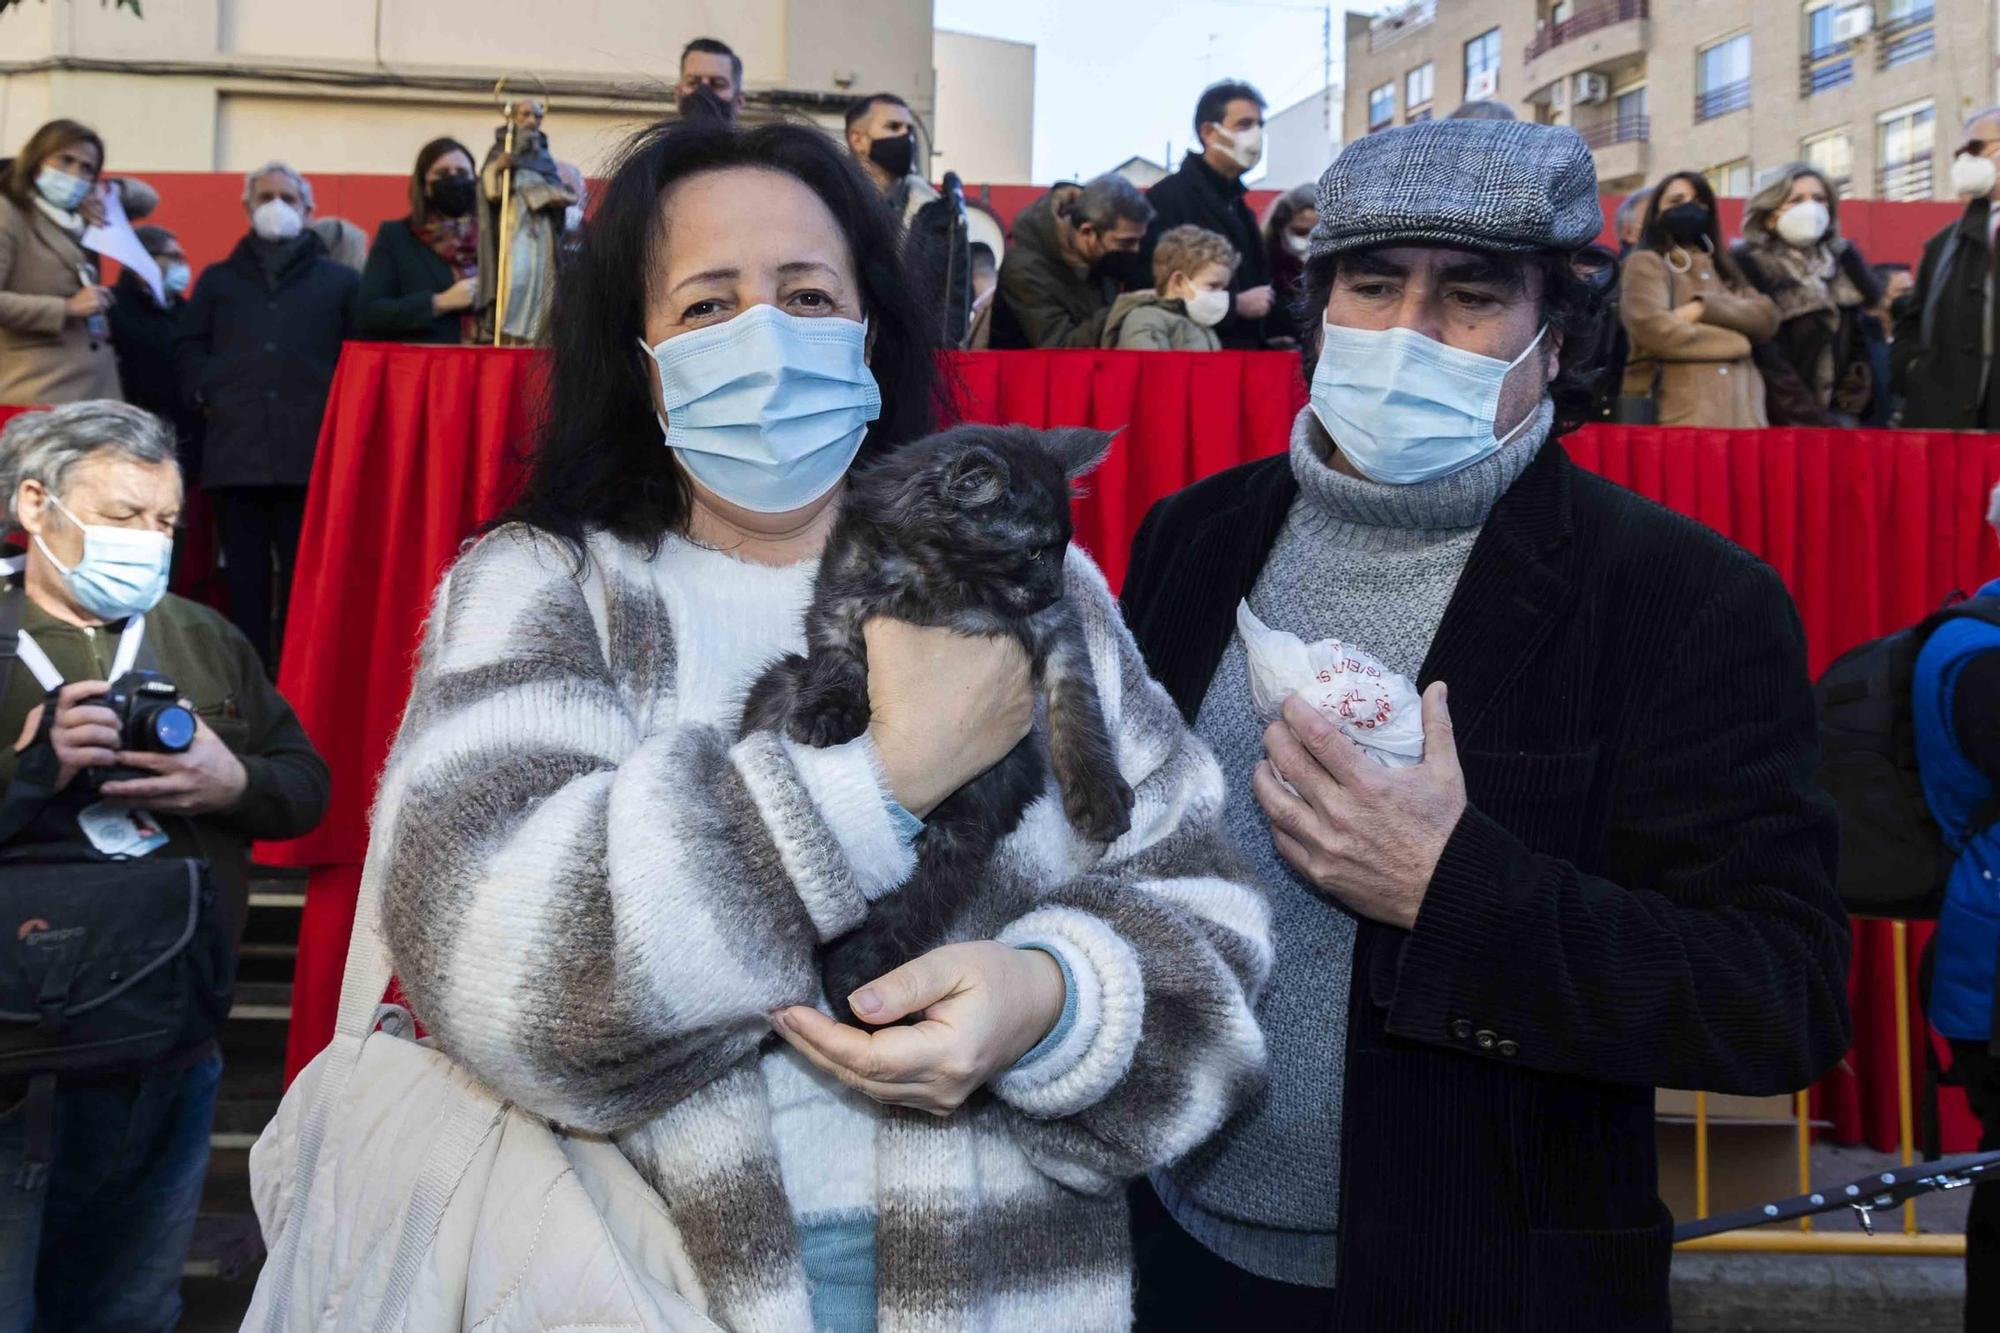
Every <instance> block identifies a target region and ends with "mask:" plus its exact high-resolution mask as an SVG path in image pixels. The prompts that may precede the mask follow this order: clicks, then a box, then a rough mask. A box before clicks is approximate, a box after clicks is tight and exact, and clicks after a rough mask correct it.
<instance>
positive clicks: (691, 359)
mask: <svg viewBox="0 0 2000 1333" xmlns="http://www.w3.org/2000/svg"><path fill="white" fill-rule="evenodd" d="M867 340H868V330H867V326H866V325H864V324H860V323H857V322H855V321H854V320H851V319H842V318H839V317H837V316H826V315H822V316H818V317H813V318H807V317H802V316H799V315H788V314H786V313H785V312H784V311H782V310H780V309H778V308H777V307H776V306H774V305H754V306H751V307H750V308H749V309H748V310H745V311H744V312H743V313H742V314H740V315H738V316H737V317H736V318H734V319H732V320H730V321H728V322H727V323H723V324H711V325H709V326H708V327H707V328H704V329H696V330H694V331H693V332H691V333H683V334H681V335H680V336H679V337H677V338H669V339H667V340H666V341H665V342H663V343H661V344H660V345H659V346H657V347H652V348H648V349H647V350H648V352H649V353H650V354H651V356H652V358H653V363H654V365H655V366H656V367H657V368H658V370H659V374H660V398H661V402H662V404H663V406H664V407H665V409H666V419H665V420H664V421H663V422H662V423H661V425H662V426H663V427H664V429H665V430H666V434H667V446H668V447H669V448H671V449H672V450H673V451H674V456H675V457H676V458H678V459H680V462H681V466H682V467H684V468H686V469H687V470H688V474H689V475H690V476H692V477H693V478H694V479H695V480H696V481H698V482H700V483H701V484H702V485H703V486H705V487H707V488H708V489H709V490H711V491H713V492H715V494H717V495H719V496H721V497H722V498H723V499H724V500H727V501H728V502H729V503H731V504H733V505H738V506H741V507H742V508H744V509H749V510H753V511H755V512H757V513H760V514H781V513H784V512H786V511H788V510H792V509H802V508H804V507H805V506H806V505H809V504H811V503H812V502H813V501H815V500H817V499H819V498H820V497H821V496H823V495H825V494H826V493H827V492H828V491H830V490H832V489H833V488H834V487H835V486H837V485H839V483H840V479H841V478H842V477H843V476H845V475H847V469H848V466H849V464H851V463H853V462H854V456H855V454H857V453H859V452H860V450H861V440H862V437H863V436H864V435H866V434H867V433H868V423H869V422H871V421H873V420H875V419H876V418H877V417H879V416H881V415H882V390H881V389H880V387H878V386H877V385H876V383H875V376H874V375H872V374H871V373H869V370H868V361H867V352H866V345H867Z"/></svg>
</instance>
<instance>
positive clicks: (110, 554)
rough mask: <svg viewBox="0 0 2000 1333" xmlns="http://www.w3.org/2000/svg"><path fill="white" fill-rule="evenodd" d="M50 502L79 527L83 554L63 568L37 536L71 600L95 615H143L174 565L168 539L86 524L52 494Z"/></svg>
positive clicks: (115, 617)
mask: <svg viewBox="0 0 2000 1333" xmlns="http://www.w3.org/2000/svg"><path fill="white" fill-rule="evenodd" d="M49 503H50V504H51V505H53V506H55V509H56V512H58V513H60V514H61V515H62V516H63V517H64V518H66V519H68V520H69V521H70V522H72V523H74V524H76V526H77V527H79V528H81V529H82V530H83V555H82V557H81V558H80V559H78V560H77V562H76V564H75V565H74V566H71V567H65V566H64V565H63V562H62V561H60V560H58V559H56V557H55V552H53V551H51V550H49V546H48V543H47V542H45V541H43V540H42V539H41V537H40V536H37V537H36V538H35V545H37V546H39V547H41V549H42V554H43V555H44V556H46V557H47V558H48V562H49V563H50V564H52V565H54V566H55V567H56V572H57V573H58V574H61V575H62V580H63V585H64V586H65V587H67V588H68V589H69V595H70V597H71V598H72V599H73V600H74V601H75V602H76V604H77V605H78V606H80V607H82V608H83V609H84V610H86V611H88V612H89V613H90V614H91V615H93V616H96V617H98V618H99V619H100V620H107V621H111V620H124V619H127V618H128V617H131V616H138V615H144V614H145V613H146V612H148V611H150V610H152V609H153V608H154V607H156V606H158V605H159V604H160V599H161V598H162V597H164V596H166V595H167V570H168V567H169V566H171V565H172V564H173V558H174V543H173V539H172V538H170V537H168V536H167V535H166V534H165V533H160V532H150V531H146V530H144V529H141V528H112V527H101V526H97V525H95V524H85V523H84V522H83V521H82V520H81V519H79V518H77V516H76V515H75V514H72V513H70V512H69V510H68V508H67V507H65V506H64V504H63V502H62V501H60V500H58V499H56V498H55V496H53V495H51V496H50V497H49Z"/></svg>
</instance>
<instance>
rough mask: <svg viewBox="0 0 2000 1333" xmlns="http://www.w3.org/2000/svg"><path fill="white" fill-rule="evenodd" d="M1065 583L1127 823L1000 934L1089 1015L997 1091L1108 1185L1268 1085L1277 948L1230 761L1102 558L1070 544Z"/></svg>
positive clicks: (1166, 1156)
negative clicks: (1199, 725) (1226, 773)
mask: <svg viewBox="0 0 2000 1333" xmlns="http://www.w3.org/2000/svg"><path fill="white" fill-rule="evenodd" d="M1067 583H1068V587H1067V595H1068V597H1069V598H1070V600H1071V602H1072V603H1073V604H1074V605H1075V606H1077V608H1078V610H1079V612H1080V615H1081V617H1082V620H1083V623H1084V628H1085V634H1086V638H1087V640H1088V642H1089V645H1090V656H1091V668H1092V673H1093V675H1094V676H1095V678H1096V684H1097V689H1098V694H1099V697H1100V698H1101V700H1102V703H1103V708H1104V714H1105V721H1106V723H1107V725H1108V727H1109V729H1110V732H1111V735H1112V737H1113V740H1114V742H1115V744H1116V748H1117V753H1118V758H1119V765H1120V768H1121V771H1122V772H1123V775H1124V777H1125V779H1126V781H1127V782H1129V783H1130V784H1131V786H1132V789H1133V793H1134V798H1135V799H1134V808H1133V813H1132V827H1131V830H1130V831H1129V832H1128V833H1126V834H1125V836H1124V837H1122V838H1120V839H1119V840H1118V841H1117V842H1116V843H1114V844H1112V846H1111V847H1110V848H1109V849H1107V850H1106V851H1105V852H1104V853H1103V855H1102V856H1101V858H1099V859H1097V860H1096V861H1095V862H1094V863H1086V864H1085V865H1084V866H1083V868H1082V869H1081V870H1080V871H1077V872H1076V873H1072V874H1069V875H1067V876H1056V877H1053V883H1054V886H1053V887H1052V888H1050V889H1048V890H1046V891H1044V892H1043V893H1041V894H1040V895H1039V897H1038V900H1037V902H1036V903H1035V904H1034V906H1033V908H1032V909H1031V910H1029V911H1028V912H1026V913H1025V914H1023V915H1022V916H1020V917H1019V918H1018V919H1017V920H1015V921H1013V922H1012V923H1011V924H1010V925H1008V926H1007V927H1006V928H1005V929H1003V930H1002V931H1001V932H1000V939H1001V940H1002V941H1004V942H1007V943H1010V944H1019V945H1028V944H1034V945H1041V946H1045V947H1052V948H1053V949H1054V950H1055V951H1057V952H1059V954H1060V956H1061V957H1062V958H1063V959H1064V961H1065V962H1066V963H1067V964H1068V965H1069V971H1070V972H1071V973H1072V974H1073V981H1074V985H1075V989H1076V994H1075V996H1074V997H1073V998H1074V999H1075V1001H1076V1003H1077V1017H1076V1020H1075V1022H1074V1023H1073V1024H1072V1026H1071V1028H1070V1030H1069V1032H1068V1034H1067V1036H1066V1037H1064V1038H1063V1039H1062V1040H1061V1041H1060V1042H1059V1043H1057V1048H1056V1049H1054V1050H1050V1051H1048V1052H1046V1053H1045V1054H1043V1055H1042V1057H1041V1058H1039V1059H1037V1060H1035V1061H1033V1062H1031V1063H1029V1064H1026V1065H1022V1066H1017V1067H1016V1068H1015V1069H1013V1070H1012V1071H1010V1072H1009V1073H1007V1074H1005V1075H1003V1076H1002V1077H1000V1078H999V1079H998V1080H997V1081H996V1082H995V1084H994V1090H995V1092H996V1093H998V1095H999V1097H1000V1099H1001V1101H1002V1102H1003V1103H1004V1104H1005V1105H1007V1106H1008V1107H1010V1108H1011V1109H1012V1110H1013V1111H1014V1112H1016V1113H1017V1114H1016V1115H1015V1116H1014V1117H1013V1118H1012V1124H1013V1133H1014V1137H1015V1139H1016V1140H1017V1141H1018V1142H1019V1143H1020V1144H1021V1146H1022V1147H1023V1149H1024V1150H1025V1151H1026V1152H1027V1154H1028V1155H1029V1157H1030V1159H1031V1160H1033V1161H1034V1162H1035V1164H1036V1165H1037V1166H1038V1167H1039V1168H1040V1169H1042V1170H1043V1171H1044V1172H1046V1173H1047V1174H1048V1175H1050V1176H1051V1177H1053V1178H1055V1179H1056V1180H1058V1181H1061V1182H1062V1183H1064V1184H1067V1185H1070V1186H1072V1187H1075V1188H1079V1189H1091V1190H1102V1189H1109V1188H1111V1187H1113V1186H1114V1185H1115V1184H1116V1183H1117V1182H1118V1181H1120V1180H1123V1179H1126V1178H1129V1177H1131V1176H1135V1175H1138V1174H1140V1173H1142V1172H1144V1171H1146V1170H1149V1169H1151V1168H1152V1167H1155V1166H1159V1165H1162V1164H1164V1163H1166V1162H1168V1161H1171V1160H1173V1159H1174V1158H1177V1157H1179V1156H1181V1155H1182V1154H1184V1153H1186V1152H1188V1151H1189V1150H1190V1149H1192V1148H1193V1147H1195V1146H1196V1145H1197V1144H1199V1143H1200V1142H1201V1141H1202V1140H1204V1139H1206V1138H1207V1137H1208V1136H1209V1135H1210V1134H1212V1133H1213V1132H1214V1131H1215V1130H1216V1129H1217V1128H1218V1127H1219V1126H1220V1125H1221V1124H1222V1122H1223V1121H1224V1120H1225V1119H1227V1118H1228V1116H1229V1115H1230V1114H1231V1113H1232V1112H1233V1111H1234V1110H1235V1109H1236V1108H1237V1107H1238V1106H1240V1105H1242V1103H1243V1102H1244V1101H1245V1100H1247V1099H1248V1098H1249V1097H1250V1096H1251V1095H1252V1094H1253V1093H1254V1092H1255V1091H1256V1090H1257V1089H1258V1088H1259V1087H1260V1086H1261V1084H1262V1080H1263V1074H1264V1038H1263V1033H1262V1032H1261V1030H1260V1029H1259V1028H1258V1026H1257V1022H1256V1019H1255V1017H1254V1016H1253V1014H1252V1008H1253V1005H1254V1003H1255V999H1256V996H1257V994H1258V992H1259V991H1260V989H1261V988H1262V986H1263V982H1264V978H1265V976H1266V975H1267V974H1268V972H1269V971H1270V966H1271V956H1272V954H1271V943H1270V920H1269V909H1268V907H1267V905H1266V903H1265V900H1264V897H1263V893H1262V890H1261V889H1259V888H1258V887H1257V886H1256V885H1255V883H1254V881H1253V880H1252V878H1251V876H1250V875H1249V873H1248V871H1247V870H1245V869H1244V868H1243V866H1242V865H1241V864H1240V862H1239V861H1238V860H1237V858H1236V856H1235V854H1234V853H1233V852H1232V851H1231V850H1230V848H1229V846H1228V843H1227V841H1226V835H1225V834H1224V832H1223V829H1222V822H1221V820H1222V808H1223V780H1222V770H1221V769H1220V767H1218V765H1217V764H1216V762H1215V758H1214V756H1212V755H1211V754H1210V753H1209V752H1208V749H1207V747H1206V746H1204V745H1203V744H1202V742H1201V741H1200V740H1198V739H1197V738H1196V737H1195V736H1194V734H1193V733H1192V732H1191V731H1189V730H1188V728H1187V727H1186V725H1185V724H1184V723H1183V722H1182V720H1181V716H1180V713H1179V711H1178V710H1176V709H1175V707H1174V704H1173V701H1172V700H1171V699H1169V698H1168V697H1167V693H1166V691H1165V690H1163V689H1162V688H1161V687H1160V686H1159V685H1158V684H1156V683H1155V682H1154V681H1153V680H1152V678H1151V677H1150V676H1149V675H1147V673H1146V668H1145V664H1144V662H1143V661H1142V659H1141V658H1140V655H1139V650H1138V646H1137V645H1136V644H1135V643H1134V642H1133V640H1132V636H1131V634H1130V633H1129V632H1128V631H1127V630H1126V629H1125V626H1124V622H1123V620H1122V619H1121V618H1120V616H1119V614H1118V609H1117V606H1116V604H1115V603H1114V602H1113V600H1112V597H1111V593H1110V591H1109V589H1108V588H1107V587H1106V586H1105V583H1104V578H1103V576H1102V575H1101V574H1100V573H1099V572H1098V571H1097V568H1096V566H1094V565H1092V564H1091V563H1090V561H1089V560H1088V558H1086V557H1084V556H1083V555H1081V554H1080V553H1078V552H1075V551H1072V552H1071V554H1070V559H1069V567H1068V579H1067ZM1042 813H1043V814H1044V815H1046V816H1047V820H1048V823H1047V826H1045V828H1046V831H1049V832H1050V836H1051V837H1053V838H1056V839H1060V838H1063V837H1066V836H1067V835H1068V830H1067V826H1066V825H1063V824H1062V815H1061V811H1060V810H1059V809H1057V808H1054V807H1053V806H1051V805H1049V804H1048V803H1044V805H1043V807H1042ZM1038 831H1042V830H1038Z"/></svg>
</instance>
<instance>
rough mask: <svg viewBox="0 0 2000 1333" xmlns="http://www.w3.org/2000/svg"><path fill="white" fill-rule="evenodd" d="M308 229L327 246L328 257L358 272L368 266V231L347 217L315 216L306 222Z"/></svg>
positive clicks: (363, 270) (365, 269)
mask: <svg viewBox="0 0 2000 1333" xmlns="http://www.w3.org/2000/svg"><path fill="white" fill-rule="evenodd" d="M306 230H307V231H309V232H312V233H313V234H314V235H315V236H318V237H319V241H320V244H321V245H324V246H325V247H326V257H327V258H328V259H331V260H332V261H333V262H334V263H336V264H341V265H344V266H345V267H347V268H351V269H353V270H354V271H355V272H356V273H362V272H365V271H367V268H368V233H367V232H365V231H363V230H361V228H359V227H357V226H355V225H354V224H353V223H352V222H349V221H348V220H347V219H346V218H334V217H326V218H314V219H313V220H312V221H311V222H308V223H306Z"/></svg>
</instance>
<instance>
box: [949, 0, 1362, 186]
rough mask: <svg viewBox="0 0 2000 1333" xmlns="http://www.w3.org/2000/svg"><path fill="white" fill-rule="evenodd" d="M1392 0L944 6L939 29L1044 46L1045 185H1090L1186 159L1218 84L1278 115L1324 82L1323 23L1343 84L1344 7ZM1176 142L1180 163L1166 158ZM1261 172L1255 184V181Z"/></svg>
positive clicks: (1037, 0)
mask: <svg viewBox="0 0 2000 1333" xmlns="http://www.w3.org/2000/svg"><path fill="white" fill-rule="evenodd" d="M1393 7H1394V4H1393V3H1385V0H1347V2H1346V3H1344V4H1343V3H1336V4H1333V5H1331V6H1328V5H1322V4H1313V3H1310V0H935V4H934V11H933V12H934V17H935V21H936V23H937V26H938V27H940V28H948V29H952V30H954V31H957V32H970V33H977V34H980V35H981V36H986V37H1004V38H1007V39H1009V40H1011V41H1017V42H1033V43H1034V44H1035V148H1034V154H1035V156H1034V176H1035V180H1036V181H1037V182H1043V183H1046V182H1049V181H1054V180H1059V179H1072V180H1074V179H1081V178H1083V177H1086V176H1093V175H1096V174H1097V173H1098V172H1100V171H1105V170H1107V169H1109V168H1111V167H1114V166H1117V165H1118V164H1119V163H1120V162H1123V161H1124V160H1125V159H1126V158H1128V157H1131V156H1132V155H1133V154H1135V153H1136V154H1140V155H1142V156H1145V157H1150V158H1152V159H1153V160H1154V161H1156V162H1162V161H1163V162H1164V163H1165V164H1166V165H1167V166H1168V167H1169V168H1172V167H1175V166H1177V165H1178V164H1179V162H1180V155H1181V154H1182V153H1184V152H1186V151H1187V149H1188V147H1189V146H1190V141H1191V140H1192V139H1193V137H1194V127H1193V125H1192V124H1191V123H1190V122H1191V118H1192V116H1193V114H1194V102H1195V98H1196V97H1197V96H1199V95H1200V93H1201V90H1202V89H1203V88H1205V87H1207V86H1208V85H1209V84H1211V83H1213V82H1215V81H1216V80H1217V79H1224V78H1240V79H1246V80H1248V81H1249V82H1250V83H1252V84H1254V85H1256V87H1257V88H1258V90H1259V91H1261V92H1262V93H1263V94H1264V96H1265V98H1266V99H1267V100H1268V101H1269V102H1270V104H1271V107H1270V109H1271V111H1272V112H1277V111H1281V110H1283V109H1284V108H1285V107H1288V106H1290V105H1291V104H1292V103H1294V102H1296V101H1298V100H1299V99H1301V98H1303V97H1306V96H1308V95H1310V94H1312V93H1316V92H1318V91H1319V90H1320V89H1321V88H1322V87H1323V86H1324V84H1323V82H1322V71H1323V63H1322V62H1323V56H1322V42H1321V40H1320V34H1321V24H1322V21H1323V17H1324V15H1325V14H1326V13H1327V11H1328V10H1329V9H1331V11H1332V15H1333V24H1332V29H1333V81H1334V82H1335V83H1336V84H1338V83H1339V82H1340V78H1341V45H1342V40H1341V39H1342V33H1343V32H1344V31H1345V29H1346V18H1345V16H1344V15H1345V11H1347V10H1355V11H1358V12H1362V13H1379V12H1381V11H1382V10H1384V9H1387V8H1393ZM1169 141H1171V143H1172V146H1173V154H1172V156H1171V157H1165V158H1163V157H1162V156H1161V154H1162V153H1164V152H1165V151H1166V149H1167V145H1168V143H1169ZM1256 179H1257V178H1256V176H1255V175H1253V176H1251V177H1250V181H1251V182H1252V183H1253V184H1254V183H1255V181H1256Z"/></svg>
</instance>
